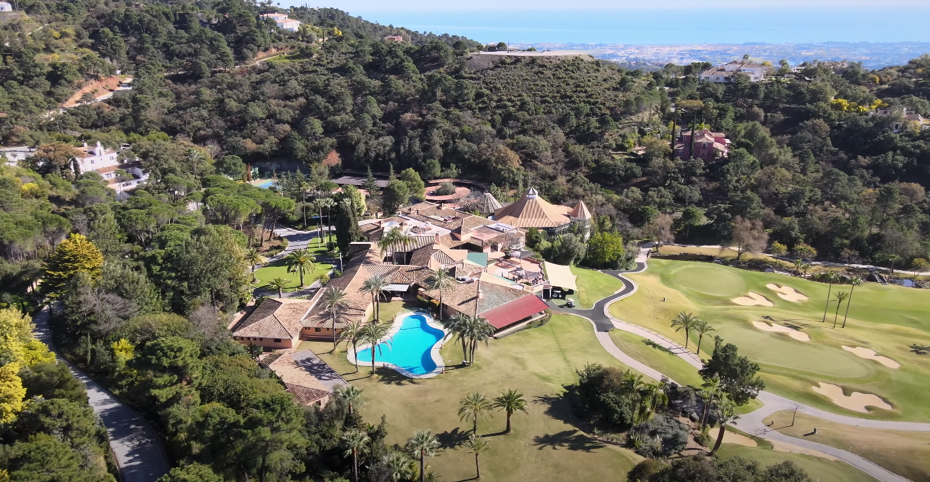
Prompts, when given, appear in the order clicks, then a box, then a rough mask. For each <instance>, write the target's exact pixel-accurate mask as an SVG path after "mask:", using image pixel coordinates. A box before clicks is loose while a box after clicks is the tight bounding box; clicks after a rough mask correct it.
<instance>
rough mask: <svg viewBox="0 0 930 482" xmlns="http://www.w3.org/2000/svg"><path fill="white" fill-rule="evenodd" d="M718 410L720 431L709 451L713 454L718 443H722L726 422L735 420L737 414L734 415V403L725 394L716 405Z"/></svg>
mask: <svg viewBox="0 0 930 482" xmlns="http://www.w3.org/2000/svg"><path fill="white" fill-rule="evenodd" d="M718 409H719V410H720V414H719V415H720V418H719V423H720V432H719V433H717V443H715V444H714V449H713V450H711V451H710V453H711V454H712V455H713V454H714V453H715V452H717V449H719V448H720V444H721V443H723V433H724V432H725V431H726V428H727V424H728V423H732V422H734V421H736V419H738V418H739V416H737V415H736V404H735V403H733V402H732V401H731V400H730V399H729V398H728V397H727V396H726V395H724V396H723V398H721V399H720V405H719V406H718Z"/></svg>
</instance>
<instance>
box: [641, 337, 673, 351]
mask: <svg viewBox="0 0 930 482" xmlns="http://www.w3.org/2000/svg"><path fill="white" fill-rule="evenodd" d="M643 344H645V345H646V346H648V347H649V348H655V349H656V350H659V351H661V352H663V353H667V354H669V355H674V354H675V353H674V352H672V350H669V349H668V348H666V347H664V346H662V345H660V344H658V343H656V342H654V341H652V340H650V339H648V338H644V339H643Z"/></svg>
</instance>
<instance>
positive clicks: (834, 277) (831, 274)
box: [820, 271, 839, 323]
mask: <svg viewBox="0 0 930 482" xmlns="http://www.w3.org/2000/svg"><path fill="white" fill-rule="evenodd" d="M838 280H839V276H837V275H836V273H834V272H832V271H831V272H829V273H827V283H830V286H829V287H828V288H827V304H826V305H824V307H823V319H822V320H820V322H821V323H823V322H825V321H827V308H829V307H830V292H831V291H833V283H836V282H837V281H838Z"/></svg>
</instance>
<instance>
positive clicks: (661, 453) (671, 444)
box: [628, 415, 688, 457]
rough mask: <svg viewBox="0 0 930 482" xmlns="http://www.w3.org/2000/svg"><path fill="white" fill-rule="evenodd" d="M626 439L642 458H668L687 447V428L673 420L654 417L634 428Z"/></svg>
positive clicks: (660, 416)
mask: <svg viewBox="0 0 930 482" xmlns="http://www.w3.org/2000/svg"><path fill="white" fill-rule="evenodd" d="M628 438H629V439H630V440H631V445H632V448H633V450H634V451H636V453H638V454H639V455H642V456H643V457H668V456H670V455H674V454H677V453H678V452H681V451H682V450H683V449H684V448H685V446H686V445H688V428H687V427H686V426H685V424H683V423H681V422H679V421H678V420H675V419H674V418H669V417H665V416H663V415H656V416H655V417H654V418H653V419H652V420H650V421H648V422H646V423H644V424H642V425H640V426H638V427H636V428H634V429H633V431H632V433H631V434H630V436H629V437H628Z"/></svg>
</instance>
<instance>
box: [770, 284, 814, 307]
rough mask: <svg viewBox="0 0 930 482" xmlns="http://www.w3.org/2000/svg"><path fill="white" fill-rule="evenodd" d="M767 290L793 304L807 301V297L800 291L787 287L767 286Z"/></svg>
mask: <svg viewBox="0 0 930 482" xmlns="http://www.w3.org/2000/svg"><path fill="white" fill-rule="evenodd" d="M765 287H766V288H768V289H770V290H772V291H774V292H776V293H778V297H779V298H781V299H783V300H786V301H790V302H792V303H800V302H802V301H807V297H806V296H804V295H802V294H801V293H799V292H798V290H796V289H794V288H792V287H790V286H785V285H776V284H771V283H770V284H767V285H765Z"/></svg>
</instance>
